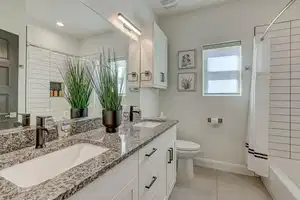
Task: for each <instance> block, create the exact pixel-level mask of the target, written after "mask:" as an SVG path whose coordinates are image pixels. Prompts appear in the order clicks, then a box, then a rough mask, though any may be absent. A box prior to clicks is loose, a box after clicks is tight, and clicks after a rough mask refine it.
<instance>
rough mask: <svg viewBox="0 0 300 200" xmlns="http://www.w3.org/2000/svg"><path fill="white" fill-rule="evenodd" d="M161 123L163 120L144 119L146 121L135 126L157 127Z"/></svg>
mask: <svg viewBox="0 0 300 200" xmlns="http://www.w3.org/2000/svg"><path fill="white" fill-rule="evenodd" d="M159 125H161V122H152V121H144V122H140V123H137V124H135V125H133V126H135V127H145V128H155V127H157V126H159Z"/></svg>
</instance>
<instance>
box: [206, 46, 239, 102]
mask: <svg viewBox="0 0 300 200" xmlns="http://www.w3.org/2000/svg"><path fill="white" fill-rule="evenodd" d="M226 47H239V48H240V50H239V52H240V53H239V69H238V70H233V71H217V72H208V63H207V60H208V59H206V58H205V51H206V50H217V49H222V48H226ZM202 66H203V67H202V86H203V87H202V95H203V96H204V97H206V96H207V97H209V96H224V97H226V96H228V97H231V96H242V42H241V41H229V42H222V43H216V44H210V45H203V46H202ZM209 73H211V74H215V75H211V76H216V77H219V78H216V79H208V78H207V76H208V74H209ZM218 74H219V75H218ZM224 74H227V75H226V76H224ZM230 76H232V77H233V80H238V92H237V93H208V92H207V87H208V82H209V80H232V79H228V78H225V77H230ZM222 77H223V78H222Z"/></svg>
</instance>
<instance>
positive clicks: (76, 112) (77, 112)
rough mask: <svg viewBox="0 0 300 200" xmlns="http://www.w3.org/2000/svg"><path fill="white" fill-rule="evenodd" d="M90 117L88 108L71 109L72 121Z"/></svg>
mask: <svg viewBox="0 0 300 200" xmlns="http://www.w3.org/2000/svg"><path fill="white" fill-rule="evenodd" d="M88 115H89V110H88V108H83V109H79V108H71V119H76V118H83V117H88Z"/></svg>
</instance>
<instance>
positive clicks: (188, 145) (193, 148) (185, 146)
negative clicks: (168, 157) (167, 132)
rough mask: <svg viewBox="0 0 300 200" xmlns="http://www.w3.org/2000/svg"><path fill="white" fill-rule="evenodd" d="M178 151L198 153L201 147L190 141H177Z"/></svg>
mask: <svg viewBox="0 0 300 200" xmlns="http://www.w3.org/2000/svg"><path fill="white" fill-rule="evenodd" d="M176 149H177V150H178V151H188V152H197V151H199V150H200V145H199V144H196V143H194V142H190V141H184V140H176Z"/></svg>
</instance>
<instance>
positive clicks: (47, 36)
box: [27, 21, 80, 55]
mask: <svg viewBox="0 0 300 200" xmlns="http://www.w3.org/2000/svg"><path fill="white" fill-rule="evenodd" d="M27 27H28V29H27V40H28V42H29V43H30V44H34V45H37V46H40V47H44V48H47V49H52V50H55V51H60V52H63V53H67V54H71V55H79V52H80V43H79V41H78V40H77V39H75V38H73V37H71V36H69V35H67V34H64V33H60V32H57V31H54V30H50V29H49V28H47V27H42V26H39V25H36V24H32V23H31V22H30V21H29V22H28V24H27Z"/></svg>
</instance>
